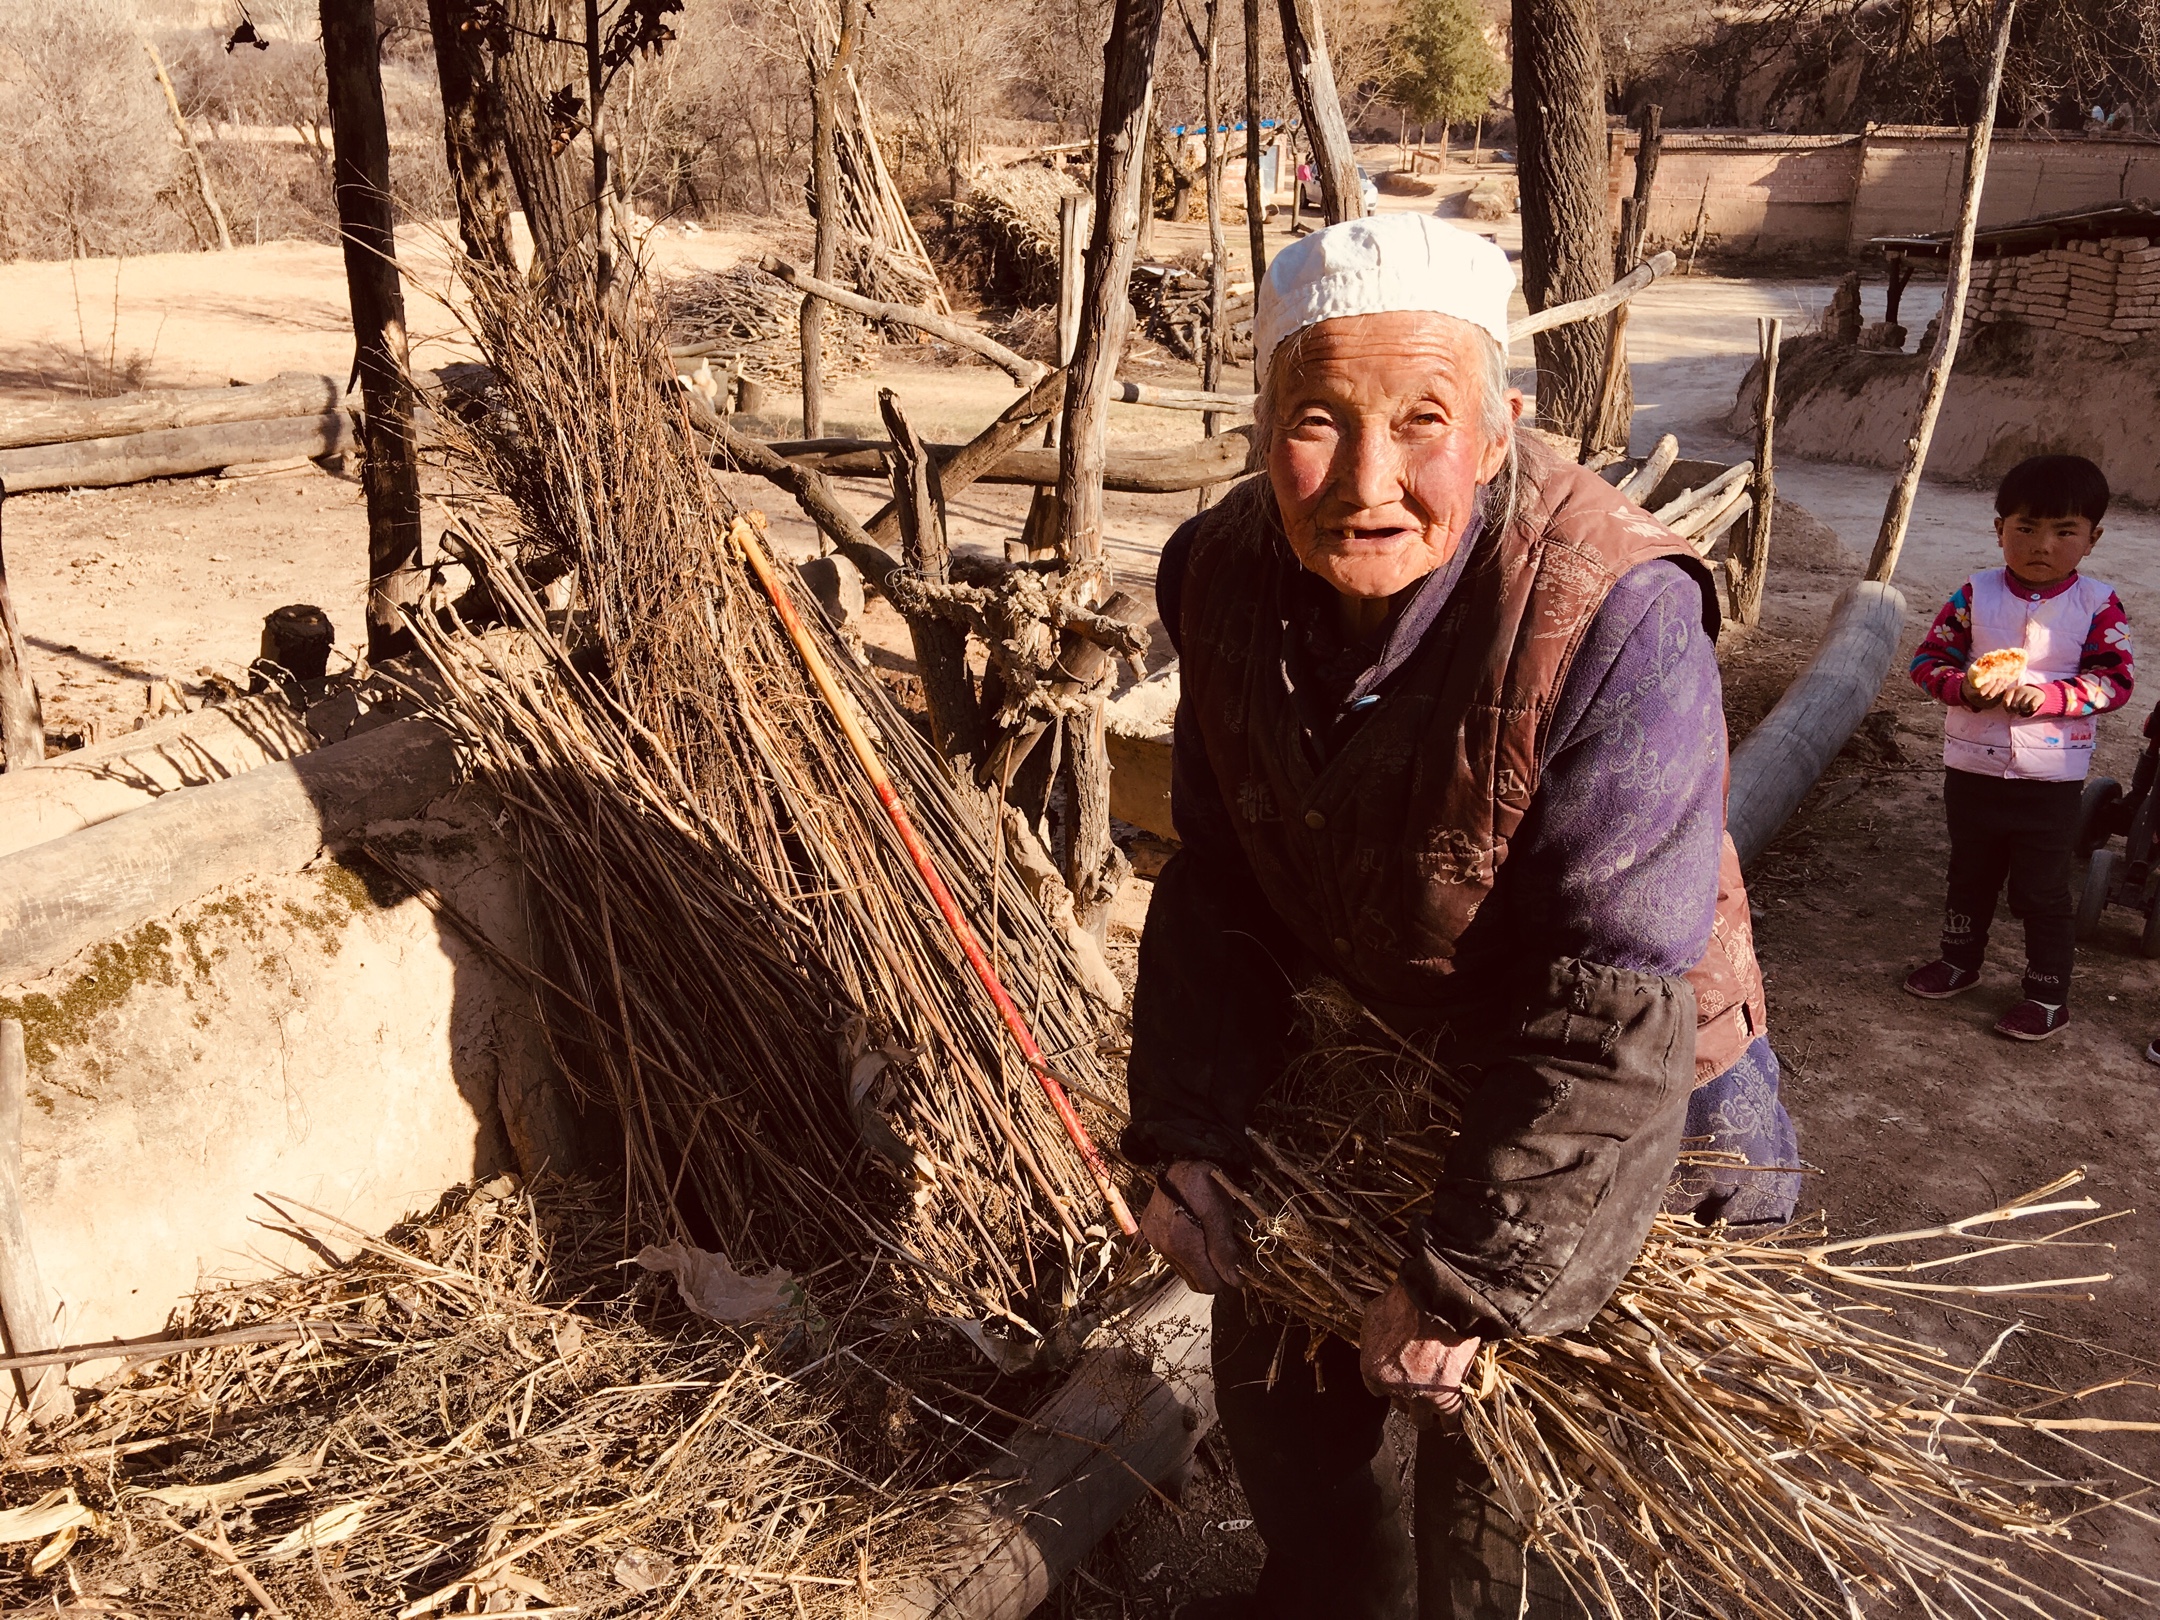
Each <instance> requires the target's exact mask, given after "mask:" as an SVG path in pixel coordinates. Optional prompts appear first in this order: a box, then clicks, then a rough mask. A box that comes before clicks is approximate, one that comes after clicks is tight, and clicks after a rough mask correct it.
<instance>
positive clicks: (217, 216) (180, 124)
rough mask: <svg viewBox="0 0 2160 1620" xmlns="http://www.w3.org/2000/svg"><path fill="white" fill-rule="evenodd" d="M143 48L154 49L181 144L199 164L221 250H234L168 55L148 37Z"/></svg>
mask: <svg viewBox="0 0 2160 1620" xmlns="http://www.w3.org/2000/svg"><path fill="white" fill-rule="evenodd" d="M142 48H143V49H144V50H146V51H148V52H149V53H150V66H151V68H152V69H153V70H154V71H155V72H156V73H157V82H158V88H159V89H160V90H162V91H164V92H165V106H166V109H167V110H168V111H170V112H171V113H172V121H173V128H174V129H176V130H178V131H179V132H180V148H181V150H182V151H184V152H186V153H187V155H188V162H189V163H191V164H193V165H194V167H195V190H196V191H197V192H198V193H199V194H200V195H201V197H202V203H203V209H204V211H205V212H207V213H208V214H209V216H210V223H211V224H213V225H215V226H216V227H217V245H218V251H219V252H220V253H230V252H231V251H232V232H231V231H229V230H227V229H226V228H225V210H224V209H222V208H220V207H219V206H218V200H217V193H216V192H215V191H213V190H212V189H211V187H210V166H209V165H208V164H207V163H205V162H204V161H203V155H202V149H201V148H200V147H198V146H197V145H196V144H195V134H194V131H192V130H190V129H189V128H188V121H187V117H186V115H185V114H183V113H182V112H181V111H180V97H179V96H178V95H176V94H175V93H174V91H173V82H172V76H171V75H170V74H168V73H167V72H166V71H165V58H164V57H162V56H160V55H158V48H157V47H156V46H155V45H153V44H151V43H150V41H149V40H147V39H146V40H144V41H143V42H142Z"/></svg>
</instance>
